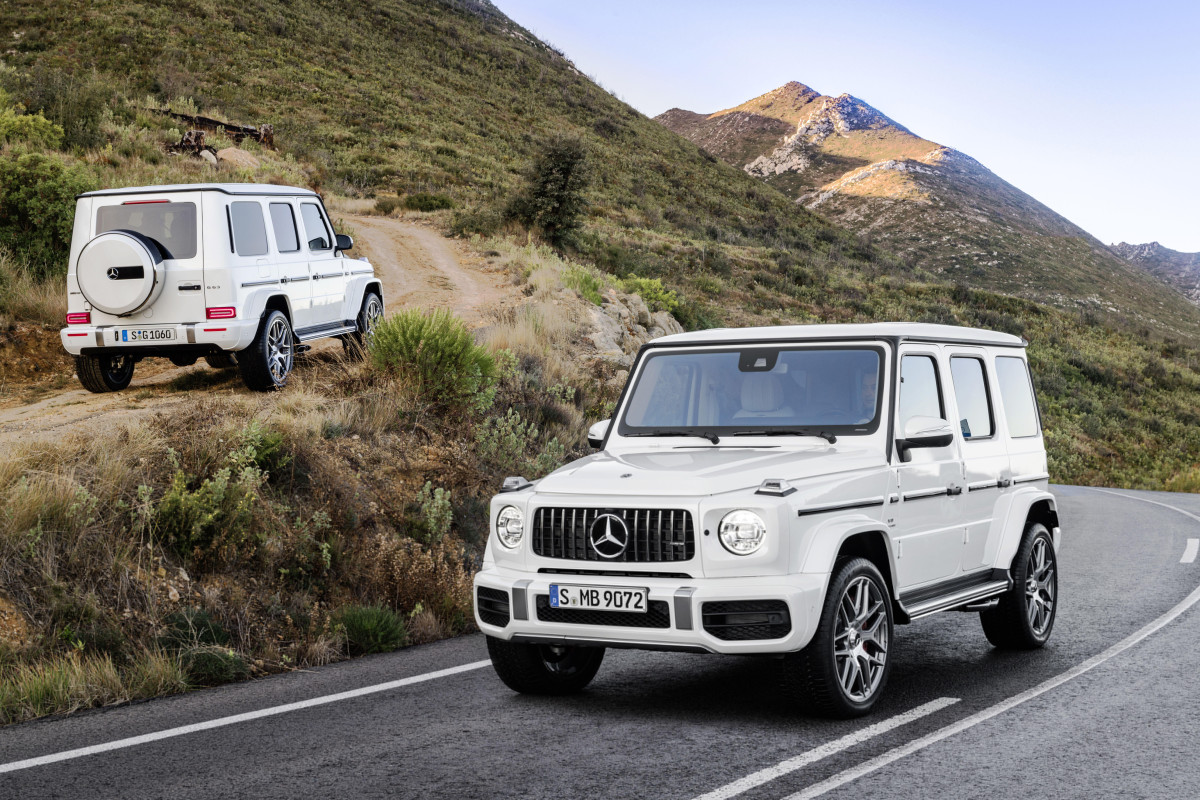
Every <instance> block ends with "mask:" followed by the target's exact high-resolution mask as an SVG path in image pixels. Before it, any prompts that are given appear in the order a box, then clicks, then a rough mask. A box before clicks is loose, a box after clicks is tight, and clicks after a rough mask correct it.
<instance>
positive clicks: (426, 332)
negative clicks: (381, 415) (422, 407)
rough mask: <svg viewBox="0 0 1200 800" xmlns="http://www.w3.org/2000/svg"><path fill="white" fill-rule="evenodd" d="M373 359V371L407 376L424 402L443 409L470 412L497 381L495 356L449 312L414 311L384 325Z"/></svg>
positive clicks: (374, 342) (379, 330)
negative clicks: (470, 407)
mask: <svg viewBox="0 0 1200 800" xmlns="http://www.w3.org/2000/svg"><path fill="white" fill-rule="evenodd" d="M370 356H371V364H372V365H373V366H374V368H375V369H377V370H379V371H381V372H386V373H392V374H400V375H405V376H408V377H409V378H410V379H411V380H412V381H413V383H414V384H415V389H416V392H417V394H418V396H419V397H420V398H421V399H422V400H424V401H425V402H429V403H433V404H436V405H440V406H444V407H452V408H466V407H468V406H471V405H473V404H474V401H475V400H476V398H477V395H480V394H481V393H484V394H486V393H487V392H488V391H489V390H490V389H491V388H492V386H493V385H494V384H495V381H496V363H495V359H494V358H493V357H492V354H491V353H490V352H488V350H487V349H485V348H483V347H480V346H478V345H476V344H475V339H474V337H472V336H471V332H470V331H468V330H467V327H466V325H464V324H463V321H462V320H460V319H459V318H458V317H455V316H454V315H453V314H451V313H450V312H449V311H446V310H445V309H438V310H436V311H433V312H425V311H422V310H421V309H419V308H412V309H408V310H406V311H402V312H400V313H399V314H396V315H394V316H392V317H391V318H389V319H387V320H384V321H383V322H381V323H380V324H379V327H378V328H376V329H375V336H374V338H373V339H372V340H371V351H370Z"/></svg>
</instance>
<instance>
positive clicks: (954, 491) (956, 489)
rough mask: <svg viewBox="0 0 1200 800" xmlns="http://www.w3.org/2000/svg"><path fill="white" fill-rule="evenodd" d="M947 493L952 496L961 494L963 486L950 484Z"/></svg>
mask: <svg viewBox="0 0 1200 800" xmlns="http://www.w3.org/2000/svg"><path fill="white" fill-rule="evenodd" d="M946 494H948V495H950V496H951V497H954V496H956V495H960V494H962V487H961V486H955V485H954V484H950V485H949V486H947V487H946Z"/></svg>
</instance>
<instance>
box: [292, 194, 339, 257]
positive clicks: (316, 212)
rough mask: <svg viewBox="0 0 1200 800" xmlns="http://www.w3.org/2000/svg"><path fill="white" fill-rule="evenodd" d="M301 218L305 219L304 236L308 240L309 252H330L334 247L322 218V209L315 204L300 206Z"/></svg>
mask: <svg viewBox="0 0 1200 800" xmlns="http://www.w3.org/2000/svg"><path fill="white" fill-rule="evenodd" d="M300 216H301V217H303V218H304V235H305V237H306V238H307V240H308V249H309V250H328V249H329V248H331V247H333V240H332V239H331V237H330V236H329V229H328V228H327V227H325V220H324V219H322V218H321V209H319V208H317V206H316V204H314V203H303V204H302V205H301V206H300Z"/></svg>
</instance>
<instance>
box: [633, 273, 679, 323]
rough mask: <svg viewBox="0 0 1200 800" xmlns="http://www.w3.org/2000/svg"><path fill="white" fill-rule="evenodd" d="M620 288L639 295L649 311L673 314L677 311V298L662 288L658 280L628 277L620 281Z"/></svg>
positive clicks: (673, 293) (668, 290)
mask: <svg viewBox="0 0 1200 800" xmlns="http://www.w3.org/2000/svg"><path fill="white" fill-rule="evenodd" d="M621 288H622V289H624V290H625V291H626V292H630V293H633V294H638V295H641V297H642V299H643V300H645V301H646V305H648V306H650V310H651V311H667V312H670V313H672V314H673V313H675V312H676V311H678V310H679V296H678V295H677V294H675V292H673V291H671V290H670V289H667V288H666V287H664V286H663V283H662V280H661V279H660V278H639V277H638V276H637V275H630V276H629V277H628V278H622V279H621Z"/></svg>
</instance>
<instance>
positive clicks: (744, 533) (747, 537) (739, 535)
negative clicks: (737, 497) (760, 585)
mask: <svg viewBox="0 0 1200 800" xmlns="http://www.w3.org/2000/svg"><path fill="white" fill-rule="evenodd" d="M717 533H718V534H720V539H721V544H723V545H725V549H726V550H728V551H729V552H731V553H733V554H734V555H735V556H748V555H750V554H751V553H753V552H756V551H757V550H758V548H760V547H762V543H763V541H764V540H765V539H766V538H767V525H766V523H765V522H763V521H762V517H760V516H759V515H758V514H755V513H754V512H753V511H746V510H745V509H739V510H737V511H730V512H729V513H728V514H726V515H725V516H724V517H723V518H722V519H721V526H720V528H719V529H718V531H717Z"/></svg>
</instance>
